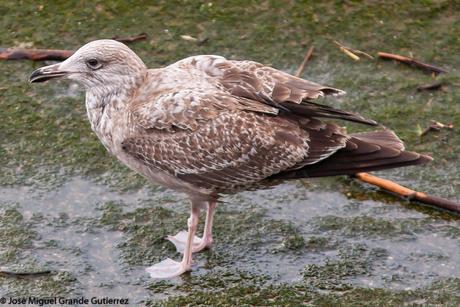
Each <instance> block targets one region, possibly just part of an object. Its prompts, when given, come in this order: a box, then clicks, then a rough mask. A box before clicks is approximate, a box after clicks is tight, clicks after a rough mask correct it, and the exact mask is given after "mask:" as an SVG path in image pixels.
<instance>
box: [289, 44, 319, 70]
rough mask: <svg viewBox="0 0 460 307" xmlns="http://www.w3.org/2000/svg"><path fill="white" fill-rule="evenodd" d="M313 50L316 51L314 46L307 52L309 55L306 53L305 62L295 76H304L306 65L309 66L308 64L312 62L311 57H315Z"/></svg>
mask: <svg viewBox="0 0 460 307" xmlns="http://www.w3.org/2000/svg"><path fill="white" fill-rule="evenodd" d="M313 50H315V47H313V46H311V47H310V48H308V51H307V53H305V56H304V58H303V61H302V63H300V66H299V68H298V69H297V71H296V72H295V75H294V76H296V77H300V75H302V72H303V71H304V69H305V65H306V64H307V62H308V61H309V60H310V58H311V56H312V55H313Z"/></svg>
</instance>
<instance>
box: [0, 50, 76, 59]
mask: <svg viewBox="0 0 460 307" xmlns="http://www.w3.org/2000/svg"><path fill="white" fill-rule="evenodd" d="M73 53H74V51H71V50H56V49H24V48H0V60H32V61H63V60H65V59H67V58H69V57H70V56H71V55H72V54H73Z"/></svg>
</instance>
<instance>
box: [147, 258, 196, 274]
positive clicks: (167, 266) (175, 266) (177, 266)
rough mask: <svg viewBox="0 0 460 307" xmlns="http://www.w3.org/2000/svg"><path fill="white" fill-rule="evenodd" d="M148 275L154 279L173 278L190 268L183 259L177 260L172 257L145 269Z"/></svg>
mask: <svg viewBox="0 0 460 307" xmlns="http://www.w3.org/2000/svg"><path fill="white" fill-rule="evenodd" d="M145 270H146V271H147V273H149V274H150V277H152V278H155V279H167V278H173V277H176V276H179V275H182V274H183V273H185V272H187V271H190V270H191V265H190V264H188V265H187V264H186V263H185V262H184V261H181V262H177V261H174V260H172V259H169V258H168V259H165V260H163V261H161V262H159V263H157V264H154V265H152V266H151V267H148V268H146V269H145Z"/></svg>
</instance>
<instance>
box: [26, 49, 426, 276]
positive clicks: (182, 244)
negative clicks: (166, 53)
mask: <svg viewBox="0 0 460 307" xmlns="http://www.w3.org/2000/svg"><path fill="white" fill-rule="evenodd" d="M60 76H66V77H68V78H70V79H74V80H76V81H79V82H80V83H82V84H83V85H85V86H86V89H87V94H86V106H87V111H88V117H89V119H90V122H91V127H92V129H93V130H94V131H95V132H96V134H97V136H98V137H99V138H100V139H101V141H102V143H103V144H104V146H105V147H106V148H107V150H109V152H111V153H112V154H113V155H115V156H116V157H117V158H118V159H120V160H121V161H122V162H123V163H125V164H126V165H128V166H129V167H130V168H132V169H133V170H135V171H137V172H139V173H140V174H142V175H144V176H145V177H147V178H148V179H149V180H151V181H152V182H156V183H160V184H162V185H165V186H166V187H169V188H172V189H175V190H177V191H180V192H184V193H186V194H188V195H189V197H190V198H191V200H192V215H191V218H190V219H189V232H188V233H186V232H185V233H179V234H178V235H176V236H175V237H169V239H170V240H171V241H173V242H174V244H176V246H177V247H178V250H184V258H183V260H182V262H181V263H177V262H174V261H172V260H166V261H164V262H162V263H160V264H157V265H155V266H153V267H152V268H149V272H150V273H151V275H152V276H153V277H171V276H175V275H178V274H181V273H183V272H184V271H187V270H189V269H190V265H191V253H192V252H195V251H199V250H201V249H202V248H205V247H208V246H210V244H211V241H212V238H211V225H212V214H213V210H214V206H215V202H216V200H217V199H218V197H219V195H220V194H221V193H232V192H235V191H238V190H241V189H249V188H251V189H252V188H255V187H257V186H258V185H263V184H269V183H270V181H272V180H273V179H293V178H304V177H318V176H329V175H341V174H353V173H356V172H361V171H371V170H377V169H386V168H392V167H399V166H405V165H413V164H421V163H423V162H426V161H429V160H430V158H428V157H426V156H422V155H419V154H416V153H412V152H406V151H404V146H403V144H402V142H401V141H400V140H399V139H398V138H397V136H396V135H395V134H394V133H393V132H391V131H389V130H383V131H377V132H370V133H363V134H352V135H348V134H347V133H346V132H344V131H343V130H342V129H341V128H340V127H339V126H338V125H336V124H334V123H326V122H323V121H322V120H321V118H329V119H342V120H346V121H353V122H358V123H363V124H367V125H376V123H375V122H374V121H372V120H368V119H365V118H363V117H362V116H360V115H357V114H353V113H350V112H346V111H342V110H338V109H335V108H332V107H328V106H325V105H322V104H318V103H315V102H312V100H315V99H317V98H319V97H322V96H327V95H341V94H344V92H343V91H341V90H338V89H335V88H331V87H326V86H322V85H319V84H316V83H313V82H310V81H307V80H303V79H300V78H297V77H294V76H291V75H289V74H287V73H284V72H282V71H279V70H276V69H274V68H271V67H267V66H264V65H262V64H259V63H256V62H252V61H231V60H227V59H225V58H223V57H220V56H214V55H200V56H193V57H189V58H186V59H184V60H181V61H179V62H177V63H174V64H172V65H170V66H167V67H164V68H159V69H147V67H146V66H145V65H144V63H143V62H142V60H141V59H140V58H139V57H137V56H136V55H135V54H134V52H132V51H131V50H130V49H129V48H128V47H126V46H125V45H123V44H121V43H119V42H115V41H110V40H101V41H95V42H91V43H89V44H87V45H85V46H83V47H82V48H81V49H80V50H78V51H77V52H76V53H75V54H74V55H73V56H72V57H70V58H69V59H67V60H66V61H64V62H63V63H60V64H56V65H52V66H48V67H44V68H41V69H39V70H37V71H35V72H34V73H33V74H32V76H31V81H32V82H34V81H35V82H38V81H44V80H48V79H50V78H53V77H60ZM203 203H208V214H207V218H206V227H205V233H204V237H203V239H199V238H195V239H194V233H195V230H196V225H197V223H198V217H197V214H198V212H199V209H200V207H201V206H202V204H203Z"/></svg>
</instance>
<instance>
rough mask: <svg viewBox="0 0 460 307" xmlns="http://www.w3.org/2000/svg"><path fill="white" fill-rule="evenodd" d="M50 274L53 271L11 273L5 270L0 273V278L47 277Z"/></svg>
mask: <svg viewBox="0 0 460 307" xmlns="http://www.w3.org/2000/svg"><path fill="white" fill-rule="evenodd" d="M51 274H53V271H50V270H44V271H38V272H12V271H6V270H1V271H0V276H2V277H12V278H32V277H42V276H48V275H51Z"/></svg>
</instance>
